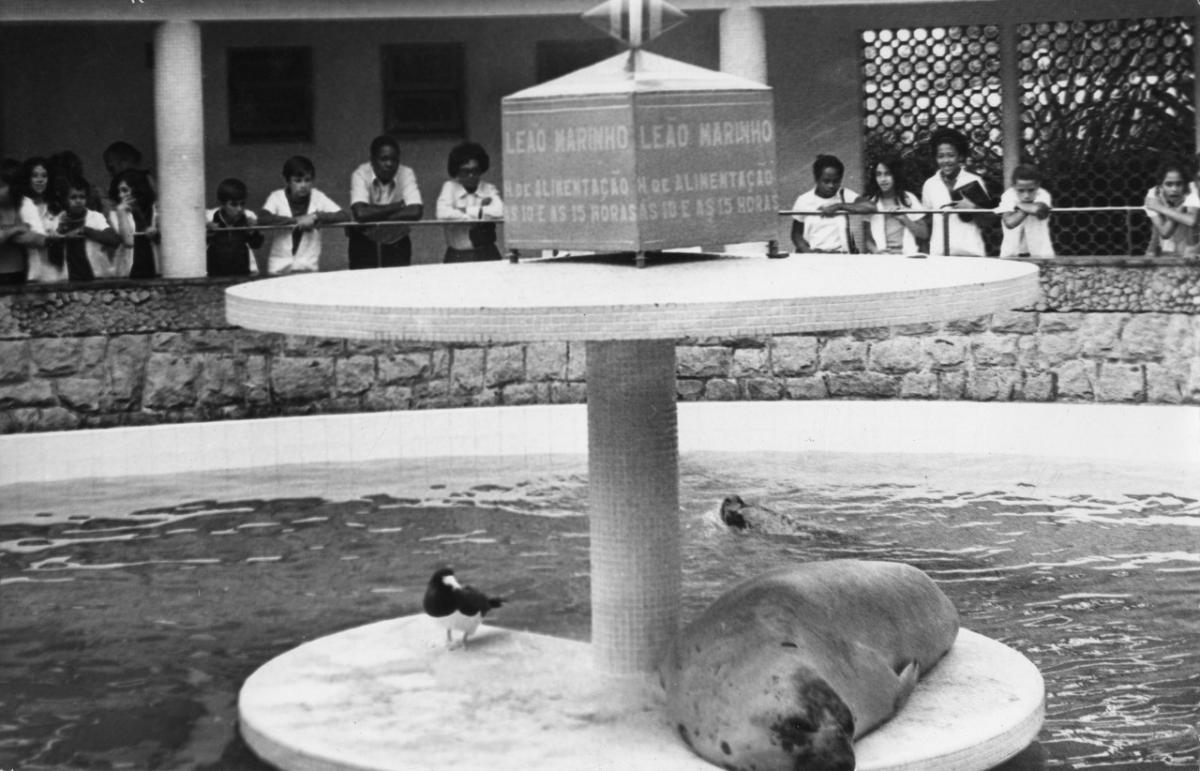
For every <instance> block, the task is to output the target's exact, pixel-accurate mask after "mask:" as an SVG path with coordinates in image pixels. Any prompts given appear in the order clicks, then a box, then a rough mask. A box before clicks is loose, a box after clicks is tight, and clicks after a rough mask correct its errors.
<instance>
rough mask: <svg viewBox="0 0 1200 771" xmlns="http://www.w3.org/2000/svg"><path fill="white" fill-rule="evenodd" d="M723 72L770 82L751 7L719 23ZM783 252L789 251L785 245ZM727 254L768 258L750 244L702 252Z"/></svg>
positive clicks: (762, 35)
mask: <svg viewBox="0 0 1200 771" xmlns="http://www.w3.org/2000/svg"><path fill="white" fill-rule="evenodd" d="M719 26H720V49H721V72H728V73H729V74H730V75H737V76H739V77H742V78H746V79H747V80H753V81H754V82H755V83H766V82H767V36H766V30H765V28H764V27H763V17H762V11H760V10H758V9H757V8H751V7H750V6H737V7H734V8H727V9H725V10H724V11H722V12H721V19H720V25H719ZM784 244H785V246H784V250H785V251H787V249H789V248H790V246H787V245H786V244H787V242H786V241H785V242H784ZM714 250H717V251H721V250H723V251H725V252H732V253H747V254H760V255H761V254H765V253H766V251H767V244H766V243H762V242H757V241H754V242H749V243H739V244H722V245H708V244H706V245H704V246H703V247H702V251H705V252H711V251H714Z"/></svg>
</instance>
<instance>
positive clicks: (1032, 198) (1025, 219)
mask: <svg viewBox="0 0 1200 771" xmlns="http://www.w3.org/2000/svg"><path fill="white" fill-rule="evenodd" d="M1052 204H1053V201H1052V200H1051V198H1050V193H1048V192H1047V191H1046V189H1045V188H1043V187H1042V175H1041V172H1039V171H1038V170H1037V168H1036V167H1034V166H1032V165H1030V164H1026V163H1023V164H1021V165H1019V166H1017V168H1015V169H1013V175H1012V187H1010V188H1008V189H1007V190H1005V191H1004V194H1003V195H1001V196H1000V206H999V207H997V209H996V213H997V214H999V215H1000V219H1001V221H1002V222H1003V223H1004V239H1003V240H1002V241H1001V242H1000V257H1001V258H1002V259H1012V258H1014V257H1021V256H1025V255H1028V256H1029V257H1053V256H1054V244H1053V242H1052V240H1051V238H1050V219H1049V218H1050V207H1051V206H1052Z"/></svg>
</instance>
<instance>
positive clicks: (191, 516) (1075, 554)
mask: <svg viewBox="0 0 1200 771" xmlns="http://www.w3.org/2000/svg"><path fill="white" fill-rule="evenodd" d="M989 462H990V461H989ZM839 463H840V461H838V460H837V459H833V460H829V461H828V463H826V464H825V465H822V464H821V462H817V461H814V460H812V459H811V458H806V459H803V460H801V459H798V458H794V457H790V458H789V457H781V458H776V459H773V460H771V461H770V462H766V461H764V460H763V459H762V458H757V459H748V458H745V457H739V456H723V455H717V454H712V455H709V454H703V455H701V456H699V457H688V458H685V462H684V463H683V465H682V468H681V509H682V511H683V516H682V524H683V543H684V555H683V557H684V596H685V607H684V617H685V619H686V618H690V617H691V616H693V615H695V614H696V613H698V612H699V611H700V610H701V609H702V608H703V607H704V606H706V605H707V604H708V602H710V601H711V600H712V599H713V598H715V597H716V596H717V595H718V594H719V593H720V592H721V591H723V590H724V589H725V588H728V587H729V586H730V585H731V584H732V583H734V582H736V581H738V580H741V579H743V578H748V577H750V576H752V575H756V574H757V573H759V572H762V571H764V570H767V569H770V568H772V567H775V566H777V565H783V564H788V563H791V562H797V561H809V560H814V559H834V558H839V557H856V558H868V559H891V560H900V561H905V562H910V563H912V564H915V565H917V566H918V567H920V568H922V569H923V570H926V571H927V572H929V573H930V574H931V575H932V576H933V577H934V578H935V579H936V580H937V581H938V582H939V583H940V585H941V586H942V587H943V589H944V590H945V591H946V592H947V594H948V595H949V596H950V597H951V598H952V599H953V600H954V602H955V604H956V605H957V607H958V608H959V610H960V613H961V615H962V619H963V624H964V626H966V627H969V628H971V629H974V630H975V631H978V632H980V633H983V634H986V635H988V636H991V637H994V638H996V639H999V640H1001V641H1002V642H1005V643H1006V644H1008V645H1011V646H1013V647H1015V648H1017V649H1018V650H1020V651H1022V652H1023V653H1025V654H1026V655H1027V656H1029V657H1030V658H1031V659H1032V660H1033V661H1034V662H1035V663H1036V664H1037V665H1038V666H1039V668H1040V669H1041V670H1042V672H1043V674H1044V676H1045V678H1046V683H1047V721H1046V725H1045V728H1044V729H1043V731H1042V733H1041V735H1040V737H1039V741H1038V742H1037V743H1035V744H1033V745H1031V746H1030V747H1029V748H1027V749H1026V750H1025V751H1024V752H1022V753H1021V755H1019V756H1018V757H1017V758H1014V759H1013V760H1011V761H1009V762H1008V763H1006V764H1005V765H1004V766H1002V768H1003V769H1005V771H1030V770H1031V769H1040V768H1089V767H1092V768H1134V767H1137V768H1171V767H1179V766H1185V767H1191V768H1194V767H1195V765H1196V760H1197V753H1198V750H1200V739H1198V738H1197V734H1196V730H1195V728H1194V726H1195V725H1196V724H1197V722H1198V721H1200V706H1198V704H1200V644H1198V641H1200V618H1198V617H1197V614H1196V608H1197V605H1198V602H1197V600H1198V598H1200V588H1197V585H1196V577H1197V575H1200V554H1198V553H1197V551H1198V550H1197V547H1196V545H1195V544H1196V543H1197V542H1198V539H1197V537H1196V535H1197V533H1198V532H1200V530H1198V528H1200V504H1198V503H1197V501H1196V500H1195V499H1194V498H1189V497H1187V496H1186V495H1183V494H1182V493H1181V492H1180V493H1168V492H1161V491H1156V492H1153V493H1143V491H1141V490H1137V491H1135V492H1133V493H1130V494H1116V493H1111V494H1110V493H1107V492H1106V493H1104V494H1096V493H1092V492H1080V491H1079V489H1078V488H1074V487H1071V486H1070V485H1068V486H1066V487H1065V488H1064V489H1050V488H1048V487H1046V486H1044V485H1030V484H1025V483H1023V482H1021V478H1020V477H1015V476H1014V477H1011V478H1009V479H1008V481H1004V482H1003V483H1002V484H997V485H995V486H993V485H991V484H989V485H983V486H976V487H971V486H966V485H958V484H950V483H947V482H945V481H943V480H939V479H930V478H928V474H927V473H925V472H920V473H910V472H911V470H905V469H903V468H900V469H896V468H890V469H888V470H887V471H884V472H880V471H879V470H878V468H877V467H875V466H873V465H867V466H865V467H864V468H860V469H858V470H857V471H855V472H854V473H849V472H837V471H836V469H835V467H836V466H838V465H839ZM842 465H844V464H842ZM579 466H580V469H582V468H583V467H585V466H586V463H585V462H583V461H581V462H580V464H579ZM864 469H865V470H864ZM289 473H294V474H296V475H298V476H297V479H300V478H302V477H303V476H305V475H306V474H310V473H311V472H309V471H306V470H305V469H303V468H299V469H296V470H294V471H292V472H289ZM843 477H844V478H843ZM880 478H886V479H888V480H889V481H887V482H886V483H884V482H879V481H877V480H879V479H880ZM805 479H820V480H821V482H820V484H812V483H807V484H806V483H805V481H804V480H805ZM385 480H386V476H384V477H380V478H364V479H363V480H362V481H361V482H358V483H357V484H359V485H360V486H361V492H360V493H356V494H355V495H353V496H343V497H339V498H337V499H333V498H331V497H325V496H320V495H296V496H292V497H281V496H275V497H266V496H259V495H256V494H255V492H254V485H253V483H252V482H247V486H246V492H247V493H248V494H243V495H225V494H224V493H223V494H222V495H221V500H199V499H196V500H190V501H185V502H179V503H172V504H168V505H161V504H159V503H158V502H157V501H158V500H160V498H155V497H152V498H151V499H150V500H149V501H146V500H142V501H140V502H139V503H131V504H130V505H129V507H128V508H127V509H126V510H125V511H126V513H114V512H113V511H112V510H111V509H106V510H105V511H103V512H98V511H96V510H94V509H91V508H89V507H88V506H86V505H82V506H69V507H68V506H63V507H58V508H55V507H50V508H48V509H46V510H37V507H33V508H32V509H29V508H28V507H26V508H27V511H26V513H23V514H22V515H20V516H18V517H10V516H9V515H7V514H6V515H4V516H3V517H2V518H0V592H2V593H3V598H4V601H3V611H2V615H0V670H2V673H3V682H4V683H5V688H4V690H3V691H2V692H0V768H7V767H10V766H11V767H17V768H22V769H38V768H47V769H50V768H55V769H57V768H121V767H125V768H148V769H150V768H154V769H158V768H161V769H184V768H187V769H235V770H237V769H246V770H249V769H265V768H268V766H266V765H265V764H263V763H261V762H260V761H258V760H257V759H256V758H255V757H254V756H253V754H252V753H251V752H250V751H249V750H248V748H247V747H246V746H245V744H244V743H243V742H242V741H241V739H240V738H239V737H238V735H237V730H236V725H237V711H236V702H237V693H238V690H239V688H240V687H241V684H242V682H243V681H244V680H245V678H246V677H247V676H249V675H250V674H251V673H252V672H253V671H254V670H255V669H256V668H257V667H258V666H260V665H261V664H262V663H264V662H266V661H267V660H269V659H271V658H273V657H274V656H276V655H278V654H280V653H282V652H284V651H286V650H288V649H290V648H293V647H295V646H296V645H298V644H300V643H302V642H304V641H306V640H311V639H313V638H315V637H319V636H322V635H326V634H330V633H332V632H335V631H339V630H341V629H345V628H348V627H352V626H357V625H360V624H365V623H369V622H373V621H378V620H381V619H384V618H391V617H395V616H399V615H404V614H409V613H416V612H419V611H420V601H421V595H422V593H423V591H424V585H425V582H426V581H427V579H428V577H429V575H430V573H431V572H432V570H433V569H434V568H436V567H438V566H441V565H443V564H452V565H454V566H455V568H456V570H457V572H458V574H459V575H460V577H462V578H464V579H465V580H466V581H468V582H474V583H476V584H477V585H479V586H480V587H481V588H485V589H486V590H487V591H488V592H489V593H490V594H498V595H501V596H504V597H505V598H506V599H507V600H508V602H507V604H506V605H505V606H504V607H503V608H502V609H500V610H499V611H497V612H496V614H495V623H497V624H498V625H501V626H504V627H508V628H512V629H526V630H531V631H537V632H542V633H546V634H554V635H559V636H564V637H569V638H573V639H580V640H585V639H587V637H588V634H589V624H590V619H589V613H590V606H589V584H588V569H589V568H588V552H587V544H588V537H587V520H586V517H585V516H583V513H584V511H585V509H586V480H585V479H584V476H583V473H582V471H581V470H576V471H573V472H571V471H566V472H562V473H558V472H556V473H555V474H552V475H549V476H545V477H542V478H538V479H536V480H520V481H515V482H512V483H507V482H506V483H503V484H501V483H491V484H486V485H475V486H470V485H455V484H453V483H452V484H449V485H445V484H429V485H427V486H426V489H423V490H421V491H418V493H417V494H412V495H409V494H403V495H402V494H399V493H396V492H394V491H392V488H391V487H390V486H389V484H388V483H387V481H385ZM1013 480H1016V481H1013ZM297 488H299V483H297ZM191 489H196V488H194V487H193V488H191ZM381 490H384V491H389V492H380V491H381ZM733 491H736V492H738V493H739V494H741V495H743V497H745V498H746V499H747V500H748V501H756V502H760V503H763V504H764V506H767V507H768V508H769V510H770V511H772V512H773V513H774V514H775V515H776V516H777V519H776V520H775V521H773V522H772V526H771V531H770V532H769V533H763V532H758V533H756V532H753V531H751V532H734V531H731V530H730V529H729V528H727V527H726V526H724V525H723V524H722V523H721V522H720V519H719V515H718V513H717V508H718V506H719V504H720V501H721V499H722V498H723V497H724V495H725V494H727V493H729V492H733ZM92 492H93V493H95V492H97V491H92ZM99 492H101V493H103V494H102V495H95V499H97V500H101V499H104V498H106V497H107V496H108V492H112V491H99ZM155 495H156V496H157V495H158V493H156V494H155ZM161 500H167V498H161ZM176 500H178V498H177V499H176ZM489 618H491V617H489Z"/></svg>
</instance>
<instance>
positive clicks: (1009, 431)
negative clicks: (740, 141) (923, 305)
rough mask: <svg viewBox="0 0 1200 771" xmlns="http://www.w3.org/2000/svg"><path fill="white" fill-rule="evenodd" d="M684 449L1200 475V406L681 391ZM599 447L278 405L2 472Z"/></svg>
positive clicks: (578, 413)
mask: <svg viewBox="0 0 1200 771" xmlns="http://www.w3.org/2000/svg"><path fill="white" fill-rule="evenodd" d="M678 408H679V443H680V452H681V453H687V452H694V451H702V450H715V451H723V452H756V451H757V452H766V451H778V452H861V453H866V452H870V453H901V454H908V453H928V454H944V453H970V454H975V455H980V454H984V455H986V454H998V455H1022V456H1045V457H1054V458H1067V459H1077V460H1083V459H1102V460H1129V461H1131V462H1137V463H1170V464H1178V465H1181V466H1184V467H1187V468H1194V469H1195V470H1196V473H1197V474H1198V475H1200V407H1197V406H1191V405H1182V406H1181V405H1111V404H1026V403H986V404H980V403H975V402H924V401H922V402H916V401H913V402H908V401H894V400H892V401H806V402H732V403H712V402H709V403H681V404H679V405H678ZM586 451H587V414H586V407H585V406H584V405H534V406H523V407H489V408H461V409H447V410H418V411H397V412H373V413H360V414H343V415H317V416H305V417H289V418H266V419H257V420H235V421H219V422H208V423H186V424H175V425H158V426H142V427H129V428H109V429H96V430H85V431H55V432H42V433H32V434H8V435H4V436H0V459H2V461H0V484H13V483H18V482H49V481H55V480H61V479H71V478H77V477H80V476H89V477H90V476H96V477H123V476H144V475H153V474H172V473H181V472H187V471H207V470H226V469H241V468H254V467H271V466H276V465H286V464H297V463H344V462H356V461H369V460H384V459H388V458H414V459H415V458H433V457H447V456H458V457H464V456H525V458H526V460H527V461H528V462H530V463H533V464H536V462H537V459H538V458H539V457H546V458H549V457H550V456H554V455H562V454H582V453H585V452H586Z"/></svg>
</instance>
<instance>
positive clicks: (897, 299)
mask: <svg viewBox="0 0 1200 771" xmlns="http://www.w3.org/2000/svg"><path fill="white" fill-rule="evenodd" d="M1037 296H1038V271H1037V267H1036V266H1035V265H1032V264H1028V263H1023V262H1016V261H1007V260H993V259H973V258H967V257H931V258H925V259H913V258H906V257H899V256H895V255H793V256H791V257H789V258H787V259H781V260H769V259H767V258H766V257H739V256H729V255H722V256H716V255H666V256H664V257H662V258H659V259H657V260H656V259H651V260H650V261H648V263H647V266H646V267H645V268H642V269H638V268H635V267H633V265H632V260H630V259H611V258H610V259H604V258H597V257H594V258H557V259H545V260H529V261H525V262H520V263H516V264H514V263H509V262H488V263H470V264H457V265H419V266H414V267H408V268H384V269H379V270H361V271H342V272H334V273H307V274H302V275H295V276H286V277H282V278H275V279H270V280H264V281H254V282H249V283H245V284H240V285H238V286H234V287H230V288H229V289H228V290H226V316H227V318H228V320H229V322H230V323H232V324H236V325H239V326H242V327H246V328H249V329H255V330H261V331H267V332H284V333H287V334H295V335H314V336H321V337H345V338H358V339H381V340H411V341H426V342H471V343H488V342H536V341H567V340H655V339H675V338H681V337H688V336H693V335H706V336H743V335H744V336H750V335H764V334H774V333H786V332H816V331H823V330H831V329H851V328H857V327H876V326H890V325H895V324H911V323H918V322H926V321H941V320H949V319H959V318H971V317H974V316H980V315H984V314H987V313H993V312H996V311H1003V310H1011V309H1014V308H1018V307H1022V306H1027V305H1029V304H1031V303H1032V302H1034V301H1035V300H1036V298H1037Z"/></svg>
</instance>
